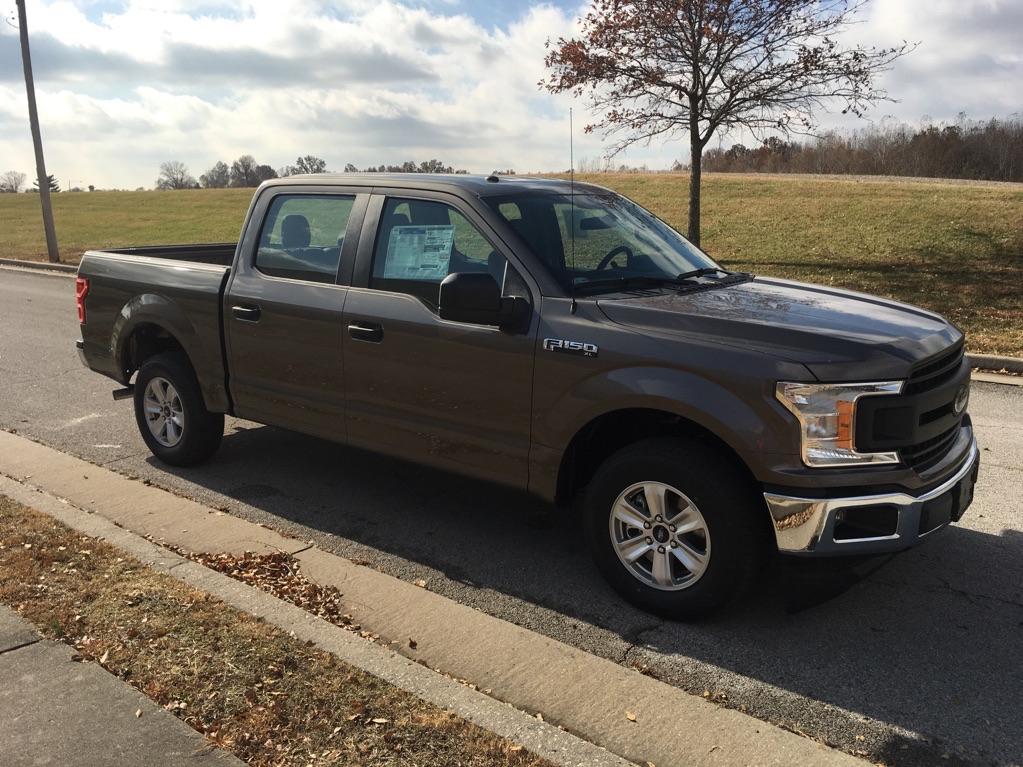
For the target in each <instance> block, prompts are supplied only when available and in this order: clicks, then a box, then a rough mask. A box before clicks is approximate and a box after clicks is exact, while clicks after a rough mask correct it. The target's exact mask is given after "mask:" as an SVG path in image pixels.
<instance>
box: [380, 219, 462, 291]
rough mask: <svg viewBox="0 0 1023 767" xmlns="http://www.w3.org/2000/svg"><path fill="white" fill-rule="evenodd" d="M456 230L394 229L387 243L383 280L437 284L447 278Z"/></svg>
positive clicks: (446, 228)
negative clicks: (418, 281)
mask: <svg viewBox="0 0 1023 767" xmlns="http://www.w3.org/2000/svg"><path fill="white" fill-rule="evenodd" d="M454 241H455V227H454V226H453V225H451V224H444V225H439V226H396V227H394V228H393V229H392V230H391V236H390V238H389V239H388V241H387V256H386V257H385V258H384V277H385V278H388V279H392V280H423V281H430V282H439V281H440V280H443V279H444V278H445V277H447V276H448V263H449V262H450V261H451V246H452V245H453V244H454Z"/></svg>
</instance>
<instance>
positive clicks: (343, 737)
mask: <svg viewBox="0 0 1023 767" xmlns="http://www.w3.org/2000/svg"><path fill="white" fill-rule="evenodd" d="M25 544H31V547H26V546H25ZM210 558H211V562H210V566H211V567H214V568H215V569H218V570H221V571H222V572H227V573H228V574H231V575H233V576H234V577H236V578H238V579H239V580H243V581H246V582H259V583H260V584H261V587H262V588H265V589H266V590H268V591H271V593H276V594H280V595H282V596H284V598H287V599H288V600H289V601H294V602H296V603H299V604H301V605H302V606H303V607H305V608H306V609H309V610H310V612H312V613H314V614H318V615H320V616H321V617H324V618H325V619H328V620H333V621H339V622H341V623H342V624H346V623H350V619H351V616H347V615H346V614H345V613H343V612H341V609H342V608H341V594H339V593H337V592H336V591H335V590H324V589H319V588H318V587H316V586H315V585H313V584H310V583H309V582H308V581H305V579H304V578H303V577H302V576H301V574H300V573H299V572H298V571H297V570H296V568H295V567H294V562H293V561H291V560H289V558H288V557H287V556H286V555H272V556H268V557H259V556H255V555H245V556H241V557H228V556H218V555H211V557H210ZM0 603H5V604H8V605H11V606H12V607H14V608H15V609H17V610H18V611H19V612H20V613H21V614H22V615H23V616H24V617H25V618H26V619H27V620H29V621H31V622H32V623H34V624H35V625H36V626H37V627H38V628H39V630H40V631H41V632H42V633H44V634H45V635H46V636H48V637H51V638H54V639H58V640H61V641H63V642H66V643H67V644H69V645H71V646H72V647H74V648H75V657H76V659H77V660H79V661H99V662H102V665H103V666H104V667H105V668H106V669H107V670H108V671H109V672H110V673H112V674H115V675H117V676H119V677H120V678H122V679H124V680H125V681H126V682H128V683H129V684H131V685H132V686H134V687H135V688H136V689H138V690H139V691H141V692H142V693H143V694H145V695H146V696H147V697H149V698H150V699H151V700H153V701H154V702H155V703H156V704H157V705H159V706H161V707H163V708H164V709H165V710H166V711H168V712H170V713H172V714H174V715H175V716H177V717H179V718H180V719H182V720H183V721H185V722H186V723H188V724H189V725H190V726H191V727H193V728H194V729H196V730H197V731H199V732H201V733H203V734H204V735H205V736H206V738H207V739H208V740H209V741H210V742H211V743H212V744H214V745H217V746H220V747H223V748H225V749H227V750H230V751H232V752H233V753H234V754H235V755H236V756H238V757H239V758H240V759H242V760H243V761H245V762H246V763H247V764H248V765H250V767H307V766H308V765H311V766H312V767H324V766H325V765H355V764H358V765H362V766H363V767H391V766H392V765H421V766H422V767H446V766H447V765H464V767H491V766H494V767H548V765H549V763H548V762H545V761H543V760H542V759H540V758H539V757H536V756H535V755H533V754H531V753H529V752H528V751H526V750H524V749H522V748H521V747H519V746H518V744H514V743H511V742H509V741H506V740H502V739H500V738H498V737H496V736H494V735H492V734H491V733H488V732H486V731H484V730H482V729H480V728H479V727H477V726H475V725H473V724H471V723H469V722H466V721H465V720H463V719H460V718H458V717H457V716H454V715H452V714H450V713H448V712H445V711H442V710H440V709H438V708H437V707H435V706H432V705H430V704H427V703H425V702H423V701H422V700H420V699H418V698H416V697H414V696H412V695H410V694H408V693H405V692H404V691H402V690H399V689H398V688H396V687H393V686H391V685H389V684H387V683H385V682H383V681H382V680H380V679H378V678H376V677H373V676H370V675H369V674H367V673H365V672H363V671H360V670H359V669H356V668H354V667H352V666H349V665H348V664H346V663H343V662H342V661H340V660H338V659H337V658H336V657H334V656H332V655H330V654H329V653H327V652H324V651H320V650H318V649H316V648H315V647H312V646H310V645H308V644H307V643H305V642H301V641H299V640H297V639H295V638H294V637H292V636H289V634H288V633H287V632H284V631H281V630H279V629H277V628H275V627H272V626H270V625H268V624H266V623H264V622H263V621H261V620H258V619H256V618H254V617H252V616H250V615H246V614H244V613H241V612H239V611H237V610H235V609H233V608H231V607H229V606H228V605H225V604H224V603H222V602H220V601H219V600H217V599H215V598H214V597H211V596H210V595H209V594H205V593H203V592H201V591H199V590H197V589H194V588H191V587H189V586H186V585H184V584H182V583H180V582H178V581H176V580H174V579H173V578H171V577H169V576H166V575H163V574H160V573H157V572H155V571H153V570H151V569H149V568H147V567H145V566H143V565H141V564H140V563H139V562H137V561H136V560H134V559H132V558H130V557H126V556H122V555H121V552H119V551H117V550H116V549H114V548H112V547H110V546H108V545H106V544H104V543H102V542H100V541H97V540H94V539H89V538H85V537H83V536H81V535H78V534H76V533H74V532H73V531H71V530H69V529H68V528H66V527H64V526H62V525H60V524H58V523H56V522H54V521H53V520H52V519H50V518H49V517H45V516H43V515H41V514H38V513H36V512H33V511H31V510H30V509H26V508H24V507H22V506H20V505H18V504H15V503H13V502H12V501H10V499H7V498H4V497H3V496H0ZM347 627H348V628H351V629H352V630H355V629H354V627H353V626H347ZM135 716H136V717H137V718H141V717H142V716H143V709H142V708H141V707H140V708H138V709H137V710H136V712H135Z"/></svg>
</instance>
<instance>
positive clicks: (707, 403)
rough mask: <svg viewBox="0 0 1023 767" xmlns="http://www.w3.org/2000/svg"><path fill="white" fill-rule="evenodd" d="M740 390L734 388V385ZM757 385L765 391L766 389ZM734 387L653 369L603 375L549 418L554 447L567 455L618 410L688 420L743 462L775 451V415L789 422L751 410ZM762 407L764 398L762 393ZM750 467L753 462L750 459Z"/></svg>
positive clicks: (684, 373) (579, 389)
mask: <svg viewBox="0 0 1023 767" xmlns="http://www.w3.org/2000/svg"><path fill="white" fill-rule="evenodd" d="M733 386H734V384H733ZM754 386H755V387H756V388H757V389H759V388H760V386H761V384H760V383H757V384H754ZM741 394H742V391H741V390H740V391H738V392H737V391H736V390H735V389H733V388H732V386H729V387H728V388H726V387H725V386H724V385H723V384H720V383H718V382H715V381H712V380H710V379H708V378H705V377H703V376H700V375H697V374H695V373H691V372H688V371H684V370H678V369H672V368H662V367H653V366H635V367H627V368H617V369H614V370H608V371H601V372H600V373H597V374H595V375H593V376H590V377H589V378H587V379H586V380H584V381H581V382H579V383H578V385H577V386H575V387H574V388H573V389H572V390H571V391H568V392H566V393H565V394H564V395H563V396H562V397H561V398H560V399H559V400H558V401H556V402H555V403H554V404H553V407H551V409H550V411H549V413H548V414H547V418H548V423H549V426H550V428H549V429H547V430H546V431H547V435H548V439H551V441H552V442H553V444H551V445H550V447H553V448H556V449H560V450H561V451H564V449H565V448H567V447H568V444H569V443H570V442H571V440H572V438H573V437H574V436H575V435H576V434H577V433H578V432H579V430H580V429H582V428H583V427H584V426H586V424H588V423H590V422H591V421H593V420H594V419H596V418H599V417H600V416H602V415H606V414H608V413H612V412H615V411H618V410H627V409H632V408H644V409H649V410H660V411H662V412H666V413H671V414H673V415H677V416H681V417H683V418H686V419H688V420H690V421H692V422H694V423H696V424H698V425H699V426H702V427H703V428H705V429H707V430H708V431H709V432H711V433H712V434H714V435H715V436H717V437H718V438H719V439H721V440H722V441H723V442H724V443H725V444H727V445H728V446H729V447H731V448H732V450H734V451H735V452H736V453H737V454H738V455H739V456H740V457H742V458H743V460H747V456H750V455H751V454H752V453H756V452H758V451H764V450H768V449H770V448H771V444H770V437H771V436H772V435H773V434H774V433H775V432H773V431H772V429H773V428H774V427H775V426H776V425H777V424H773V423H769V421H771V420H773V416H775V415H777V416H778V417H779V418H781V417H783V416H782V414H781V413H780V412H778V413H775V409H774V408H769V409H768V415H769V416H770V417H769V418H766V419H765V413H764V408H763V407H760V408H754V407H752V406H751V399H750V397H749V396H748V392H746V394H747V396H741ZM753 401H757V402H762V401H763V400H762V393H761V392H760V391H757V392H756V400H753ZM747 463H749V461H748V460H747Z"/></svg>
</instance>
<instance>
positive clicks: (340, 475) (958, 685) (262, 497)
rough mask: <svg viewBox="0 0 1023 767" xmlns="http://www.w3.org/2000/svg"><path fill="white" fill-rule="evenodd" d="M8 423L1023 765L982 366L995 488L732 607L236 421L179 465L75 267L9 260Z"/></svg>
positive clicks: (191, 491) (798, 711)
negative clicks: (942, 516) (895, 540)
mask: <svg viewBox="0 0 1023 767" xmlns="http://www.w3.org/2000/svg"><path fill="white" fill-rule="evenodd" d="M0 316H2V319H3V335H2V337H0V339H2V340H0V427H2V428H5V429H11V430H16V431H17V432H19V433H21V434H24V435H26V436H30V437H32V438H34V439H38V440H39V441H41V442H43V443H45V444H48V445H51V446H53V447H56V448H58V449H61V450H64V451H66V452H69V453H72V454H74V455H77V456H80V457H82V458H85V459H88V460H90V461H93V462H95V463H100V464H103V465H106V466H107V467H108V468H111V469H114V470H116V471H119V472H122V473H125V474H128V475H131V476H137V477H140V478H142V479H145V480H148V481H150V482H152V483H154V484H156V485H159V486H161V487H165V488H167V489H169V490H173V491H175V492H178V493H180V494H182V495H186V496H188V497H191V498H194V499H195V500H198V501H200V502H202V503H205V504H207V505H209V506H213V507H216V508H220V509H223V510H225V511H228V512H230V513H233V514H237V515H238V516H241V517H244V518H246V519H250V520H253V521H256V522H261V523H264V524H267V525H270V526H271V527H274V528H277V529H279V530H281V531H283V532H286V533H290V534H294V535H298V536H299V537H301V538H303V539H305V540H313V541H315V542H316V543H317V545H319V546H321V547H323V548H325V549H328V550H331V551H334V552H335V553H338V554H341V555H342V556H345V557H348V558H350V559H353V560H356V561H360V562H363V563H367V564H369V565H371V566H373V567H376V568H378V569H380V570H383V571H385V572H388V573H390V574H392V575H396V576H398V577H401V578H404V579H406V580H415V579H419V578H422V579H425V580H427V581H428V582H429V586H430V589H431V591H435V592H437V593H440V594H443V595H445V596H447V597H449V598H451V599H455V600H458V601H459V602H462V603H463V604H467V605H470V606H473V607H476V608H478V609H480V610H483V611H485V612H488V613H490V614H493V615H496V616H499V617H501V618H504V619H506V620H509V621H511V622H513V623H516V624H519V625H522V626H525V627H527V628H529V629H531V630H533V631H537V632H540V633H544V634H547V635H549V636H551V637H554V638H556V639H558V640H560V641H563V642H567V643H570V644H573V645H575V646H577V647H580V648H582V649H584V650H587V651H588V652H592V653H594V654H597V655H601V656H603V657H606V658H609V659H612V660H615V661H617V662H619V663H623V664H626V665H632V666H634V667H636V668H639V669H641V670H642V671H643V673H647V674H651V675H653V676H656V677H657V678H659V679H661V680H663V681H665V682H667V683H669V684H673V685H676V686H678V687H681V688H683V689H685V690H687V691H689V692H691V693H693V694H696V695H703V696H705V697H708V698H711V699H713V700H715V701H717V702H719V703H721V704H722V705H727V706H732V707H735V708H739V709H741V710H744V711H746V712H748V713H751V714H753V715H755V716H757V717H760V718H761V719H764V720H767V721H770V722H773V723H776V724H780V725H782V726H784V727H787V728H788V729H791V730H794V731H796V732H800V733H803V734H806V735H807V736H810V737H813V738H817V739H819V740H823V741H826V742H828V743H831V744H833V745H836V746H839V747H841V748H843V749H845V750H847V751H849V752H852V753H859V754H860V755H862V756H864V757H866V758H869V759H870V760H871V761H874V762H878V761H883V762H885V763H888V764H897V765H903V764H905V765H922V764H933V763H935V762H937V761H939V760H940V761H941V763H943V764H957V763H962V764H1023V706H1021V705H1020V702H1021V697H1020V690H1021V689H1023V662H1021V660H1020V659H1021V658H1023V516H1021V501H1023V387H1012V386H1000V385H997V384H981V383H974V391H973V396H972V401H971V406H970V409H971V413H972V414H973V418H974V424H975V426H976V429H977V433H978V438H979V439H980V442H981V447H982V453H981V460H982V465H981V472H980V482H979V484H978V487H977V494H976V501H975V503H974V505H973V506H972V507H971V509H970V510H969V511H968V512H967V514H966V517H965V518H964V519H963V521H962V522H961V523H960V524H959V525H956V526H954V527H952V528H950V529H948V530H945V531H943V532H941V533H939V534H937V535H935V536H934V538H933V539H932V540H930V541H928V542H927V543H926V544H925V545H923V546H921V547H919V548H917V549H914V550H912V551H910V552H906V553H904V554H900V555H897V556H894V557H885V558H880V559H873V560H867V561H860V562H856V563H836V562H812V561H804V562H785V561H778V562H775V563H774V564H773V565H772V566H771V567H769V568H768V569H767V570H766V571H765V573H764V574H763V577H762V578H761V579H760V580H759V582H758V585H757V587H756V589H755V590H754V593H753V594H752V595H751V596H750V597H748V598H747V599H746V600H744V601H743V602H741V603H739V604H737V605H735V606H733V607H732V608H730V609H729V610H727V611H726V612H725V613H723V614H721V615H719V616H718V617H716V618H715V619H713V620H709V621H705V622H702V623H695V624H680V623H673V622H670V621H660V620H657V619H655V618H652V617H651V616H650V615H648V614H646V613H643V612H641V611H639V610H636V609H634V608H632V607H629V606H628V605H626V604H625V603H623V602H622V601H621V600H620V599H619V598H618V597H617V596H616V595H615V594H614V593H612V592H611V590H610V589H609V588H608V587H607V586H605V585H604V583H603V581H602V580H601V579H600V576H599V575H598V573H597V572H596V570H595V568H594V567H592V565H591V564H590V561H589V558H588V555H587V552H586V550H585V546H584V543H583V540H582V535H581V533H580V529H579V526H578V523H577V522H576V520H575V519H574V517H573V515H572V514H571V513H566V514H560V513H557V512H555V511H553V510H552V509H550V508H548V507H546V506H544V505H543V504H541V503H538V502H537V501H535V500H533V499H531V498H529V497H527V496H524V495H521V494H518V493H515V492H511V491H507V490H502V489H498V488H494V487H491V486H489V485H485V484H482V483H478V482H474V481H468V480H464V479H459V478H455V477H451V476H446V475H441V474H438V473H437V472H434V471H432V470H429V469H424V468H420V467H416V466H410V465H407V464H402V463H398V462H395V461H391V460H387V459H383V458H380V457H376V456H372V455H368V454H365V453H361V452H358V451H355V450H350V449H347V448H344V447H341V446H338V445H333V444H330V443H327V442H324V441H321V440H317V439H314V438H310V437H304V436H300V435H297V434H291V433H288V432H285V431H282V430H280V429H276V428H271V427H263V426H259V425H257V424H253V423H249V422H244V421H239V420H236V419H228V427H227V428H228V432H227V435H226V436H225V439H224V443H223V446H222V447H221V449H220V452H219V453H218V454H217V455H216V456H215V457H214V459H213V460H212V461H211V462H210V463H209V464H207V465H206V466H202V467H198V468H194V469H187V470H178V469H173V470H169V469H168V468H167V467H163V466H161V465H159V464H157V463H155V462H154V461H153V459H152V458H151V457H150V455H149V453H148V452H147V451H146V450H145V446H144V444H143V443H142V440H141V438H140V437H139V436H138V434H137V432H136V429H135V423H134V418H133V416H132V412H131V403H130V402H114V401H113V400H112V399H111V397H110V391H111V390H112V389H113V388H115V386H116V384H115V383H114V382H112V381H108V380H107V379H104V378H102V377H101V376H98V375H96V374H94V373H91V372H89V371H87V370H86V369H84V368H81V367H79V366H78V365H77V360H76V358H75V352H74V340H75V339H76V338H78V328H77V321H76V318H75V309H74V283H73V281H72V280H70V279H67V278H64V277H53V276H49V275H36V274H25V273H22V272H13V271H6V270H0Z"/></svg>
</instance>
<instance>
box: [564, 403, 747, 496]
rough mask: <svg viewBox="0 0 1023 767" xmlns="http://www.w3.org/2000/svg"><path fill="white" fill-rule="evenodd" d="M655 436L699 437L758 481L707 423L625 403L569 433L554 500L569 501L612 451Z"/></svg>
mask: <svg viewBox="0 0 1023 767" xmlns="http://www.w3.org/2000/svg"><path fill="white" fill-rule="evenodd" d="M657 437H680V438H688V439H693V440H698V441H699V442H701V443H703V444H704V445H706V446H707V447H708V448H709V449H711V450H714V451H715V452H717V453H719V454H720V455H722V456H723V457H726V458H727V459H728V460H729V461H730V462H731V463H733V464H734V465H735V466H736V468H738V469H739V470H740V471H741V472H742V474H743V475H744V477H745V478H746V479H747V480H748V481H749V483H750V485H751V486H754V487H755V486H756V484H757V483H756V479H755V477H754V475H753V472H752V471H751V470H750V468H749V466H748V464H747V463H746V461H745V460H744V459H743V458H742V456H741V454H740V453H739V452H738V451H737V450H736V449H735V447H734V446H732V445H731V444H729V443H728V442H727V441H726V440H725V439H723V438H722V437H720V436H719V435H718V434H716V433H715V432H714V431H712V430H711V429H710V428H708V427H707V426H706V425H704V424H701V423H699V422H697V421H696V420H694V419H692V418H689V417H687V416H685V415H682V414H680V413H677V412H673V411H670V410H664V409H660V408H656V407H627V408H619V409H616V410H609V411H607V412H604V413H601V414H600V415H598V416H596V417H594V418H592V419H590V420H589V421H588V422H587V423H585V424H584V425H583V426H582V427H580V428H579V429H578V430H577V431H576V433H575V434H574V435H573V436H572V438H571V440H570V441H569V443H568V445H567V446H566V448H565V450H564V452H563V453H562V455H561V461H560V463H559V466H558V474H557V481H556V486H555V498H554V500H555V503H557V504H558V505H569V504H571V503H572V501H573V500H574V498H575V497H576V496H577V495H578V494H579V493H580V492H581V491H582V490H583V489H584V488H585V487H586V485H587V484H589V482H590V480H591V479H592V478H593V475H594V474H595V473H596V471H597V469H598V468H600V465H601V464H602V463H603V462H604V461H605V460H607V459H608V458H610V457H611V456H612V455H613V454H614V453H616V452H618V451H619V450H622V449H623V448H626V447H628V446H629V445H633V444H636V443H637V442H642V441H644V440H646V439H652V438H657Z"/></svg>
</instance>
